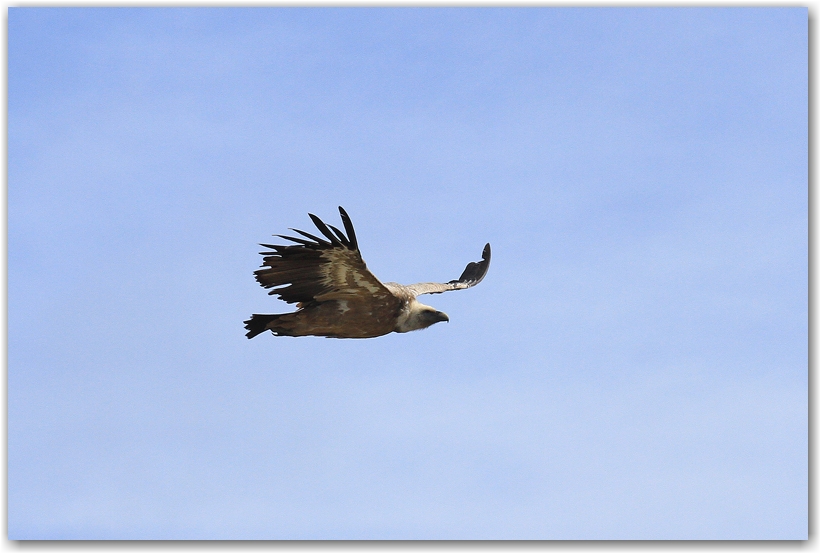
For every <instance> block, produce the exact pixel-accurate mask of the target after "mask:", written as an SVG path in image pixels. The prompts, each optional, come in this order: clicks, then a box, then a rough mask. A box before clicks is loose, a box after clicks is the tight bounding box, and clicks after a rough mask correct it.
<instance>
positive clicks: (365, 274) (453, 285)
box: [245, 207, 490, 338]
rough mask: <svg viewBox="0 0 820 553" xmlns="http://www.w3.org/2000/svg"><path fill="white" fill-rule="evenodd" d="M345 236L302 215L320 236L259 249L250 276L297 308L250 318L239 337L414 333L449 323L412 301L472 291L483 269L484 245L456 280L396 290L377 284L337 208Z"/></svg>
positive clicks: (486, 260)
mask: <svg viewBox="0 0 820 553" xmlns="http://www.w3.org/2000/svg"><path fill="white" fill-rule="evenodd" d="M339 213H340V214H341V217H342V224H343V225H344V229H345V232H346V233H345V232H342V231H341V230H339V229H338V228H336V227H334V226H333V225H327V224H325V223H324V222H323V221H322V220H321V219H319V218H318V217H317V216H316V215H313V214H311V213H309V214H308V215H309V216H310V218H311V219H312V220H313V223H314V224H315V225H316V228H318V229H319V232H320V233H321V234H322V236H323V237H324V238H320V237H318V236H314V235H313V234H309V233H307V232H304V231H301V230H297V229H293V228H292V229H290V230H292V231H294V232H296V233H297V234H299V235H301V237H294V236H285V235H281V234H276V235H274V236H276V237H278V238H282V239H284V240H289V241H290V242H293V244H288V245H272V244H260V246H262V247H263V248H267V249H268V251H263V252H260V254H261V255H262V256H264V257H263V259H262V268H261V269H259V270H257V271H256V272H255V273H254V275H255V276H256V280H257V281H258V282H259V284H261V285H262V286H263V287H264V288H268V289H270V292H268V294H270V295H276V296H278V297H279V298H280V299H282V300H284V301H285V302H287V303H295V304H296V307H297V310H296V311H294V312H292V313H283V314H279V315H258V314H254V315H251V318H250V319H248V320H247V321H245V329H246V330H247V331H248V332H247V334H246V336H247V337H248V338H253V337H254V336H256V335H258V334H261V333H263V332H265V331H266V330H270V331H271V333H273V334H274V335H275V336H325V337H327V338H375V337H376V336H384V335H385V334H389V333H391V332H410V331H411V330H421V329H422V328H427V327H429V326H431V325H434V324H435V323H438V322H441V321H449V320H450V318H449V317H448V316H447V315H446V314H445V313H442V312H441V311H438V310H436V309H435V308H433V307H430V306H429V305H424V304H423V303H421V302H419V301H418V300H417V299H416V298H417V297H418V296H420V295H422V294H440V293H441V292H448V291H450V290H464V289H465V288H470V287H472V286H475V285H476V284H478V283H479V282H481V280H482V279H483V278H484V276H485V275H486V274H487V269H489V267H490V245H489V244H487V245H486V246H484V251H483V252H482V254H481V261H477V262H473V263H468V264H467V267H466V268H465V269H464V272H463V273H462V274H461V276H460V277H459V278H458V279H457V280H451V281H449V282H444V283H438V282H422V283H419V284H411V285H409V286H403V285H401V284H396V283H395V282H381V281H380V280H379V279H378V278H376V277H375V276H374V275H373V273H371V272H370V271H369V270H368V269H367V266H366V265H365V263H364V260H363V259H362V254H361V252H360V251H359V244H358V242H357V241H356V233H355V232H354V231H353V223H352V222H351V221H350V217H349V216H348V214H347V212H346V211H345V210H344V209H343V208H342V207H339Z"/></svg>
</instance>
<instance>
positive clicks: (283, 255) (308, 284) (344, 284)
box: [254, 207, 399, 308]
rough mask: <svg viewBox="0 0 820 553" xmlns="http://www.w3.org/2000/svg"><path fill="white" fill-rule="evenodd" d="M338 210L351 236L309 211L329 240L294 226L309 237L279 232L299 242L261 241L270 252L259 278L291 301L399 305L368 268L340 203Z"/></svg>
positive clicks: (292, 240) (257, 275)
mask: <svg viewBox="0 0 820 553" xmlns="http://www.w3.org/2000/svg"><path fill="white" fill-rule="evenodd" d="M339 211H340V213H342V222H343V223H344V226H345V229H346V230H347V236H344V234H343V233H342V232H341V231H340V230H339V229H337V228H334V227H330V228H328V225H326V224H325V223H324V222H323V221H322V220H321V219H319V218H318V217H316V216H315V215H310V218H311V219H312V220H313V222H314V224H315V225H316V228H318V229H319V232H321V233H322V234H323V235H324V236H325V237H327V238H328V239H329V240H330V241H326V240H323V239H321V238H319V237H318V236H314V235H312V234H309V233H307V232H304V231H301V230H297V229H291V230H293V231H295V232H297V233H299V234H300V235H302V236H304V237H305V238H308V239H309V240H305V239H303V238H295V237H290V236H283V235H277V236H279V237H280V238H284V239H285V240H290V241H291V242H295V243H296V244H297V245H286V246H282V245H273V244H262V246H263V247H265V248H269V249H270V250H271V251H265V252H261V253H262V255H263V256H265V257H264V259H263V261H262V268H261V269H259V270H257V271H256V272H255V273H254V275H256V280H257V281H258V282H259V284H261V285H262V286H263V287H265V288H270V289H271V290H270V292H269V294H271V295H278V296H279V298H281V299H282V300H284V301H286V302H288V303H300V302H301V303H309V302H322V301H330V300H347V301H367V302H373V303H374V305H376V304H380V305H383V306H385V307H391V308H392V307H395V306H394V304H396V305H398V302H399V300H398V298H396V297H395V296H394V295H393V294H391V293H390V291H389V290H388V289H387V288H386V287H385V286H384V284H382V283H381V282H380V281H379V279H377V278H376V277H375V276H374V275H373V273H371V272H370V271H369V270H368V269H367V266H366V265H365V263H364V260H363V259H362V256H361V252H359V248H358V244H357V242H356V235H355V234H354V233H353V224H352V223H351V222H350V218H349V217H348V216H347V213H345V211H344V210H343V209H342V208H341V207H340V208H339ZM330 229H333V230H332V231H331V230H330ZM334 232H335V233H336V234H333V233H334Z"/></svg>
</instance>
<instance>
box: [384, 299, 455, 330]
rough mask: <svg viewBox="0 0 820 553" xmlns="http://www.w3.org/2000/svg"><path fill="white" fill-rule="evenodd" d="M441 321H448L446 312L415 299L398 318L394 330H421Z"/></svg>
mask: <svg viewBox="0 0 820 553" xmlns="http://www.w3.org/2000/svg"><path fill="white" fill-rule="evenodd" d="M442 321H448V322H449V321H450V317H448V316H447V313H443V312H441V311H438V310H436V309H435V308H433V307H430V306H429V305H424V304H423V303H419V302H417V301H415V300H414V301H412V302H411V303H410V305H409V306H408V310H407V312H406V313H405V315H404V316H403V317H400V318H399V324H398V325H397V327H396V332H410V331H411V330H421V329H422V328H427V327H428V326H432V325H434V324H436V323H440V322H442Z"/></svg>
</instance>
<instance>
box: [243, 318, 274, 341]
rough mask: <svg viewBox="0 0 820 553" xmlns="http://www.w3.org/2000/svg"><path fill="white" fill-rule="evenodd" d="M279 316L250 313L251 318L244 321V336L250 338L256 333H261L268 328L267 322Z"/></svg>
mask: <svg viewBox="0 0 820 553" xmlns="http://www.w3.org/2000/svg"><path fill="white" fill-rule="evenodd" d="M281 316H282V315H256V314H254V315H251V318H250V319H248V320H247V321H245V330H247V331H248V333H247V334H245V336H247V337H248V339H251V338H253V337H254V336H256V335H257V334H262V333H263V332H265V331H266V330H268V324H270V323H271V322H272V321H275V320H276V319H278V318H279V317H281Z"/></svg>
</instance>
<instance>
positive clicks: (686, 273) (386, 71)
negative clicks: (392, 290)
mask: <svg viewBox="0 0 820 553" xmlns="http://www.w3.org/2000/svg"><path fill="white" fill-rule="evenodd" d="M8 23H9V26H8V29H9V31H8V34H9V56H8V65H9V76H8V83H9V85H8V90H9V110H8V125H9V131H8V145H9V149H8V152H9V154H8V156H9V157H8V183H9V184H8V278H9V282H8V310H9V313H8V349H9V353H8V471H9V472H8V517H9V518H8V528H9V537H10V538H11V539H60V538H83V539H94V538H109V539H110V538H121V539H137V538H164V539H175V538H178V539H182V538H200V539H209V538H220V539H235V538H242V539H302V538H306V539H392V538H403V539H416V538H423V539H805V538H806V537H807V516H808V514H807V502H808V489H807V486H808V480H807V474H808V466H807V453H808V446H807V432H808V429H807V418H808V406H807V395H808V390H807V363H808V359H807V343H808V331H807V319H808V306H807V303H808V300H807V286H808V282H807V272H808V262H807V249H808V241H807V235H808V218H807V212H808V204H807V190H808V173H807V166H808V156H807V149H808V137H807V128H808V125H807V123H808V113H807V103H808V95H807V88H808V79H807V63H808V62H807V49H808V42H807V10H806V9H805V8H789V9H785V8H784V9H637V8H632V9H509V10H506V9H505V10H497V9H474V10H464V9H348V10H345V9H328V10H318V9H243V10H216V9H200V10H189V9H108V10H106V9H73V10H71V9H40V8H11V9H9V19H8ZM339 205H342V206H344V207H345V208H346V209H347V211H348V212H349V213H350V216H351V218H352V219H353V223H354V225H355V227H356V230H357V234H358V237H359V244H360V247H361V250H362V253H363V255H364V258H365V260H366V261H367V263H368V266H369V268H370V269H371V270H372V271H373V272H374V273H375V274H376V275H377V276H378V277H379V278H381V279H382V280H385V281H398V282H402V283H407V284H409V283H412V282H418V281H430V280H434V281H446V280H450V279H452V278H456V277H458V275H459V274H460V273H461V271H462V269H463V268H464V265H465V264H466V263H467V262H469V261H474V260H477V259H478V258H479V257H480V253H481V248H482V246H483V245H484V243H485V242H490V243H491V244H492V246H493V262H492V266H491V268H490V271H489V274H488V275H487V277H486V279H485V280H484V281H483V282H482V283H481V284H480V285H479V286H477V287H475V288H472V289H470V290H467V291H463V292H453V293H448V294H443V295H437V296H428V297H427V298H428V300H429V301H426V303H429V304H431V305H433V306H435V307H436V308H438V309H441V310H443V311H445V312H447V313H448V314H449V315H450V319H451V320H450V323H448V324H440V325H435V326H434V327H432V328H430V329H427V330H425V331H421V332H416V333H411V334H405V335H397V334H392V335H389V336H385V337H382V338H377V339H371V340H329V339H323V338H298V339H292V338H276V337H272V336H270V335H269V334H267V335H262V336H260V337H257V338H255V339H253V340H251V341H249V340H247V339H246V338H245V337H244V329H243V328H242V321H243V320H244V319H245V318H247V316H248V315H249V314H251V313H255V312H261V313H265V312H268V313H276V312H286V311H288V310H290V306H288V305H286V304H284V303H282V302H279V301H278V300H275V299H273V298H271V297H269V296H267V295H266V293H265V291H264V290H263V289H262V288H260V287H259V286H258V285H257V283H256V282H255V281H254V279H253V275H252V272H253V271H254V270H255V269H256V268H257V267H258V266H259V263H260V257H259V255H258V253H257V252H258V251H259V247H258V246H257V243H258V242H266V241H269V240H270V235H271V234H275V233H282V232H285V231H286V230H287V229H288V227H296V228H301V229H304V230H308V231H310V230H311V229H310V227H311V224H310V220H309V219H308V217H307V213H308V212H311V213H315V214H317V215H319V216H320V217H322V218H324V219H325V220H326V221H327V222H330V223H333V224H338V223H339V219H338V215H337V211H336V208H337V206H339Z"/></svg>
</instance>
